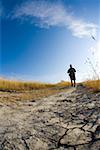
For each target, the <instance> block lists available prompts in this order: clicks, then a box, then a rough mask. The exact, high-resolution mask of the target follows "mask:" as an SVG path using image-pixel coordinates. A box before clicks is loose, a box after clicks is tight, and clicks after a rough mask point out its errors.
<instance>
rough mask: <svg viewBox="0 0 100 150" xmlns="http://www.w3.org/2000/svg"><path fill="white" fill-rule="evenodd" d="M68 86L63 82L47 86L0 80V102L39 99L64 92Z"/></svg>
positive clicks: (46, 84)
mask: <svg viewBox="0 0 100 150" xmlns="http://www.w3.org/2000/svg"><path fill="white" fill-rule="evenodd" d="M69 85H70V83H69V82H65V81H62V82H59V83H57V84H49V83H39V82H22V81H14V80H5V79H0V102H5V103H8V102H15V101H17V100H30V101H31V100H34V99H35V100H36V99H41V98H43V97H47V96H50V95H53V94H57V93H60V92H63V91H66V90H68V89H67V88H66V87H68V86H69Z"/></svg>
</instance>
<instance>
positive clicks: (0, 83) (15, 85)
mask: <svg viewBox="0 0 100 150" xmlns="http://www.w3.org/2000/svg"><path fill="white" fill-rule="evenodd" d="M69 85H70V83H69V82H64V81H63V82H60V83H57V84H49V83H40V82H23V81H14V80H5V79H0V90H2V91H13V90H14V91H23V90H25V91H26V90H37V89H47V88H53V87H60V86H61V87H64V86H69Z"/></svg>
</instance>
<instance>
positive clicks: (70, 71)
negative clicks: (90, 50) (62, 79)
mask: <svg viewBox="0 0 100 150" xmlns="http://www.w3.org/2000/svg"><path fill="white" fill-rule="evenodd" d="M75 72H76V70H75V68H73V67H72V65H70V68H69V69H68V71H67V73H69V76H70V80H71V86H74V87H75V84H76V83H75V80H76V78H75ZM73 81H74V84H73Z"/></svg>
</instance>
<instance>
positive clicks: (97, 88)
mask: <svg viewBox="0 0 100 150" xmlns="http://www.w3.org/2000/svg"><path fill="white" fill-rule="evenodd" d="M83 84H84V85H85V86H86V87H88V88H91V89H92V90H93V91H94V92H100V79H98V80H87V81H85V82H84V83H83Z"/></svg>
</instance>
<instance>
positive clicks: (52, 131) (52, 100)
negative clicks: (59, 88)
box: [0, 86, 100, 150]
mask: <svg viewBox="0 0 100 150" xmlns="http://www.w3.org/2000/svg"><path fill="white" fill-rule="evenodd" d="M0 150H100V93H97V94H92V93H88V92H87V90H86V89H85V88H84V87H83V86H78V87H76V88H70V89H69V90H68V92H62V93H60V94H56V95H53V96H50V97H47V98H43V99H42V100H40V101H34V100H33V101H31V102H28V101H27V102H21V101H18V102H16V103H15V104H13V105H12V104H9V105H8V104H7V105H6V104H3V103H0Z"/></svg>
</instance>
